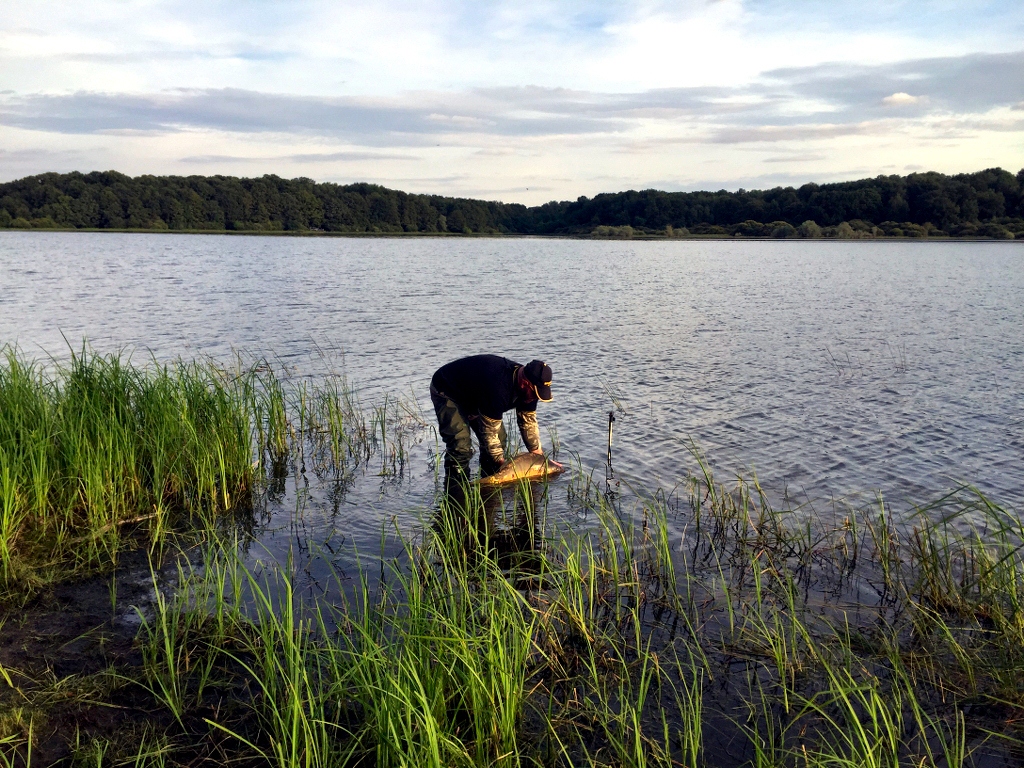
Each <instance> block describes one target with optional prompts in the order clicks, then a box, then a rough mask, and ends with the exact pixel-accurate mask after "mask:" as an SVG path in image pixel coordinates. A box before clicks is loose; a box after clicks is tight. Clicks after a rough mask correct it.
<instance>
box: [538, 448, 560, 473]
mask: <svg viewBox="0 0 1024 768" xmlns="http://www.w3.org/2000/svg"><path fill="white" fill-rule="evenodd" d="M530 453H536V454H537V455H538V456H543V455H544V449H543V448H538V449H537V450H535V451H530ZM548 463H549V464H551V466H553V467H558V468H559V469H564V467H563V466H562V465H561V464H559V463H558V462H557V461H553V460H552V459H548Z"/></svg>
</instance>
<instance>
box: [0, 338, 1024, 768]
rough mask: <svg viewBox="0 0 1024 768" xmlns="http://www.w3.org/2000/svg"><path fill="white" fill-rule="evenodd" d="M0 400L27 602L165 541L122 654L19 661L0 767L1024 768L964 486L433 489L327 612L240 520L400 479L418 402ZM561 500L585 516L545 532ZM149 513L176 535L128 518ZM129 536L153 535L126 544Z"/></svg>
mask: <svg viewBox="0 0 1024 768" xmlns="http://www.w3.org/2000/svg"><path fill="white" fill-rule="evenodd" d="M3 377H4V378H3V385H2V387H0V397H2V398H3V399H2V400H0V426H2V427H3V429H4V430H5V431H3V432H2V433H0V434H2V435H3V437H2V441H0V446H2V448H3V451H4V452H5V453H4V461H3V467H4V468H5V470H4V471H5V475H4V477H5V479H4V486H3V487H4V491H3V497H2V501H3V519H4V521H5V522H4V525H5V527H4V529H3V531H2V532H0V534H2V535H0V542H2V545H3V547H4V550H3V551H4V552H5V553H7V554H6V555H5V558H6V559H5V560H4V563H5V568H7V569H8V570H7V571H6V572H5V573H7V574H8V575H7V576H5V578H7V579H8V582H7V583H8V588H9V589H10V588H11V585H12V584H13V583H14V581H12V580H18V581H17V583H16V584H14V586H20V587H21V589H22V590H24V589H25V588H26V586H25V585H26V584H29V585H30V586H33V587H35V588H36V589H38V588H39V587H40V585H41V584H42V583H43V582H44V581H45V580H46V578H54V577H55V574H49V572H48V570H47V569H52V568H53V567H54V563H57V562H60V563H64V564H65V567H66V573H69V574H72V575H73V574H76V573H82V572H85V571H86V570H90V569H95V568H96V567H99V566H100V565H102V564H103V563H109V562H110V561H111V560H112V557H113V556H112V554H111V552H116V551H117V548H118V547H123V546H125V545H126V544H127V543H128V541H136V542H139V541H141V542H149V543H157V542H162V546H161V547H158V548H156V550H155V551H154V553H153V560H152V561H151V562H152V566H151V567H152V568H153V578H152V582H153V591H152V593H151V594H152V596H153V600H152V602H151V603H150V607H148V608H144V609H142V610H140V612H139V617H140V622H141V624H140V628H139V630H138V635H137V638H136V640H135V648H134V650H133V651H132V652H126V653H125V654H124V655H123V656H121V657H120V658H119V660H118V661H117V662H116V663H113V664H112V665H111V666H108V667H105V668H102V669H101V670H100V671H94V672H80V673H79V672H72V673H64V674H57V673H55V672H54V671H53V669H52V668H51V667H50V666H47V665H42V664H41V665H38V666H34V667H33V666H31V665H25V666H24V667H19V668H14V667H12V666H10V665H8V666H4V665H2V664H0V765H4V766H14V765H19V766H22V765H24V766H30V765H31V764H32V762H33V752H35V754H39V753H40V751H41V750H42V749H43V748H45V747H46V746H47V745H50V744H53V743H54V742H55V741H60V742H62V743H63V744H64V745H65V747H66V750H67V755H68V758H67V759H68V762H69V764H82V763H83V762H88V763H89V764H95V765H97V766H119V765H129V764H130V765H157V766H177V765H197V764H200V763H204V762H210V761H216V762H218V763H224V762H240V763H243V764H245V765H254V766H255V765H259V766H268V765H269V766H274V767H275V768H320V767H321V766H323V767H326V766H346V765H352V766H362V765H368V764H373V765H377V766H382V767H383V766H414V765H415V766H438V767H439V768H440V767H441V766H480V765H486V766H528V765H544V766H569V765H573V766H576V765H578V766H637V767H644V768H646V767H647V766H664V767H665V768H669V767H670V766H680V765H681V766H688V767H694V766H704V765H708V766H711V765H724V766H737V767H738V766H752V767H753V768H768V767H769V766H770V767H773V768H782V767H784V766H785V767H790V766H791V767H792V768H825V767H826V766H828V767H829V768H835V767H839V766H849V767H850V768H854V766H856V767H857V768H864V767H865V766H867V767H869V768H870V767H874V766H877V767H878V768H897V767H898V766H906V767H907V768H911V767H913V768H959V767H960V766H968V765H975V764H980V763H981V762H983V759H990V758H992V757H993V756H994V759H997V760H1004V761H1006V762H1007V763H1012V762H1013V761H1015V760H1019V758H1020V756H1021V742H1020V739H1021V737H1022V736H1024V733H1022V725H1021V723H1024V718H1022V715H1024V686H1022V681H1024V601H1022V595H1024V522H1022V521H1021V519H1020V518H1019V516H1017V515H1016V514H1014V513H1012V512H1010V511H1007V510H1004V509H1002V508H1000V507H999V506H997V505H996V504H994V503H992V502H991V501H990V500H988V499H987V498H986V497H984V496H983V495H982V494H981V493H979V492H977V491H976V490H974V489H971V488H967V487H965V488H958V489H956V490H955V491H953V492H951V493H950V494H948V495H947V496H945V497H943V498H941V499H939V500H937V501H936V502H934V503H933V504H930V505H927V506H924V507H922V508H920V509H917V510H915V511H914V512H913V513H911V514H909V515H905V516H902V517H898V516H894V515H893V513H892V512H891V510H890V509H889V508H888V507H887V506H886V505H885V504H884V503H882V501H881V500H879V502H878V503H877V504H875V505H872V506H868V507H866V508H862V509H848V510H840V511H838V512H836V513H833V514H827V515H819V514H817V513H815V512H813V511H812V510H809V509H793V510H781V511H780V510H776V509H773V508H772V506H771V505H770V504H769V502H768V500H767V499H766V497H765V494H764V493H763V492H762V490H761V487H760V486H759V485H758V483H757V481H756V479H755V480H750V481H745V480H743V479H740V480H738V481H737V482H736V484H735V485H734V486H731V487H725V486H723V485H722V484H720V483H718V482H717V481H716V480H715V479H714V477H713V476H712V474H711V472H710V470H709V469H708V467H707V465H706V463H705V462H704V461H703V460H702V458H701V457H700V455H699V454H698V453H697V452H696V451H694V457H695V460H696V462H695V468H696V470H697V472H696V474H695V475H692V476H689V477H688V478H686V485H685V487H683V488H680V489H677V490H676V491H673V492H671V493H665V492H662V491H657V492H655V493H648V492H645V491H642V490H639V489H633V490H630V491H629V492H627V493H622V494H620V493H619V492H617V491H615V490H613V489H612V488H610V487H608V486H607V485H605V484H602V483H599V482H596V481H595V480H594V479H593V473H588V472H586V471H584V470H583V468H582V467H581V466H579V465H577V466H576V467H575V468H574V470H573V471H572V472H571V476H570V479H569V481H568V482H567V483H559V484H557V485H553V486H551V487H549V488H544V487H539V488H538V487H530V486H527V485H523V486H520V487H518V488H516V489H513V490H512V491H511V492H510V493H509V492H506V493H504V494H502V493H501V492H498V493H497V494H496V495H495V494H488V493H486V492H482V491H481V489H479V488H478V487H470V488H468V489H465V490H464V493H463V494H462V495H461V499H462V500H461V501H455V500H454V499H453V498H452V497H445V496H439V497H438V499H437V501H436V505H435V506H434V508H433V509H432V510H430V511H428V512H426V513H425V517H424V519H423V521H422V522H423V525H422V528H421V530H420V532H418V533H416V534H415V535H413V534H412V533H411V532H408V531H405V530H401V529H399V528H397V527H388V528H386V529H385V530H384V531H382V541H383V540H384V539H385V538H386V539H389V540H390V541H392V542H394V543H396V544H397V545H398V550H399V555H398V556H397V557H393V556H389V557H388V558H386V559H385V558H382V557H381V558H373V557H367V556H366V554H365V553H364V555H363V557H362V558H361V559H359V560H358V565H356V566H355V567H354V569H353V570H352V571H351V572H349V573H348V574H342V573H338V574H337V579H336V581H337V583H336V584H335V585H334V586H333V588H332V589H330V590H329V592H330V594H332V595H337V596H338V597H336V598H335V599H332V600H324V599H323V598H322V597H320V596H319V593H313V592H309V591H306V590H305V589H304V588H303V587H301V586H300V582H301V579H302V573H303V570H302V569H303V566H302V565H301V564H297V563H295V562H293V561H292V559H291V558H290V557H289V558H288V559H287V560H286V561H285V562H279V561H276V560H275V559H274V558H273V557H272V556H270V554H269V553H264V554H263V555H262V556H261V553H260V551H259V549H258V547H257V546H256V545H254V544H253V542H252V540H251V538H249V536H251V533H247V531H251V530H252V520H251V519H249V518H248V517H247V516H246V514H245V512H246V510H251V509H252V508H254V507H256V506H258V505H259V503H260V499H261V498H263V494H264V493H265V492H272V490H268V489H272V488H273V487H274V485H275V484H276V483H280V482H281V481H282V478H283V477H287V476H288V474H289V473H293V475H294V476H295V477H296V478H297V477H298V473H299V472H300V471H306V470H305V469H303V470H300V467H303V468H307V469H310V471H313V472H315V473H316V474H317V475H318V476H320V477H321V478H323V479H325V480H329V481H338V482H343V481H344V479H345V477H346V476H347V475H348V474H349V473H350V472H352V471H353V469H354V468H355V467H356V466H360V467H363V468H365V469H373V470H377V468H378V460H379V474H380V475H382V476H388V475H390V474H394V473H401V472H402V471H403V466H404V462H405V460H406V456H407V450H406V446H407V445H408V442H407V441H408V440H409V439H410V436H411V435H412V433H413V432H414V431H415V430H416V429H420V428H422V426H423V423H422V421H420V419H419V416H418V413H417V412H416V410H415V406H414V405H413V404H410V403H404V402H403V401H402V400H400V399H395V398H391V397H388V398H386V399H385V400H384V402H383V404H381V405H378V406H375V407H373V408H372V410H371V412H369V413H370V415H369V416H366V415H364V414H363V411H362V409H361V407H360V405H359V404H358V402H357V401H356V400H355V398H354V396H353V393H352V390H351V389H350V388H349V387H348V385H347V383H346V381H345V379H344V378H343V377H341V376H329V377H327V378H326V379H324V380H323V381H320V382H310V381H297V382H295V381H293V382H284V381H282V380H281V379H280V378H278V377H276V376H274V375H273V372H272V370H271V369H270V367H269V366H267V365H266V363H264V362H261V361H257V362H255V363H252V364H248V365H241V364H240V365H238V366H237V367H236V369H235V370H232V371H225V370H223V369H221V368H218V367H216V366H213V365H210V364H186V363H178V364H175V365H171V366H161V365H157V364H156V363H151V364H148V365H144V366H136V365H134V364H132V363H131V361H130V360H125V359H124V357H123V356H116V355H115V356H99V355H95V354H92V353H89V352H88V351H86V352H83V353H82V354H79V355H75V356H73V357H72V359H71V362H70V363H68V364H61V363H56V362H53V363H50V364H48V365H45V366H41V365H36V364H28V363H25V362H23V361H21V360H20V359H19V357H18V356H17V355H16V354H14V353H13V351H10V350H8V354H7V363H6V367H5V368H4V369H3ZM176 421H177V422H179V423H178V426H176V427H175V426H174V423H175V422H176ZM51 444H52V446H51ZM158 446H161V447H159V448H158ZM43 455H45V459H42V458H34V457H37V456H43ZM90 457H91V458H90ZM160 457H163V458H160ZM96 464H101V465H102V471H100V470H97V469H92V467H93V466H94V465H96ZM8 467H10V469H9V470H8V469H7V468H8ZM160 478H162V479H163V480H162V481H161V480H160ZM40 488H42V489H45V490H46V492H45V493H43V492H42V491H41V490H39V489H40ZM86 489H92V490H86ZM556 490H558V491H560V492H562V491H563V490H564V492H565V493H566V494H567V499H568V503H569V506H570V511H571V512H572V513H574V514H571V515H569V516H568V519H570V520H575V521H577V522H576V523H575V524H573V525H570V524H568V523H567V522H566V521H565V519H559V520H554V519H552V518H551V517H549V516H548V514H547V500H548V494H550V493H553V492H555V491H556ZM94 506H95V509H94ZM161 506H162V507H163V508H164V509H165V510H166V511H165V512H163V513H160V514H162V515H166V516H167V517H166V518H165V519H164V520H163V521H162V522H161V523H160V526H159V528H158V529H157V528H156V527H153V526H155V523H152V522H150V521H145V522H147V523H148V525H149V526H151V527H146V526H142V525H141V523H142V521H138V522H130V521H133V520H135V519H136V518H138V517H140V516H141V514H151V515H155V514H156V513H157V510H158V508H159V507H161ZM146 510H148V511H146ZM227 511H231V512H232V515H230V516H229V515H226V514H225V512H227ZM175 515H179V516H180V518H184V517H185V516H186V515H187V516H188V521H186V520H184V519H175ZM296 515H301V512H300V511H297V512H296ZM158 519H160V518H158V517H156V516H154V517H153V518H151V520H154V521H155V520H158ZM8 521H14V523H13V524H11V523H9V522H8ZM124 521H129V522H124ZM122 523H124V524H123V525H122ZM231 523H235V524H231ZM293 523H295V524H301V520H299V519H296V520H294V521H293ZM125 525H136V526H139V527H140V528H141V530H140V531H139V533H138V535H136V536H135V537H134V538H129V537H127V536H125V538H124V539H123V540H121V539H119V540H116V541H114V540H112V539H108V538H107V537H108V533H110V535H115V534H113V533H112V532H115V531H118V530H120V529H122V528H124V527H125ZM387 525H388V526H391V524H387ZM189 526H191V528H192V529H194V535H192V536H175V535H172V532H173V531H179V532H181V531H183V530H184V529H186V528H188V527H189ZM61 537H63V538H61ZM92 541H96V542H105V543H104V544H103V545H102V546H101V545H99V544H96V545H93V544H90V543H87V542H92ZM61 542H63V543H61ZM71 542H78V545H79V547H81V551H77V550H76V547H74V546H72V545H71ZM197 542H199V548H198V549H196V545H197ZM94 551H95V553H96V554H94V553H93V552H94ZM382 551H383V550H382ZM161 552H162V553H163V555H164V558H163V560H162V564H161V560H160V558H159V555H160V554H161ZM32 573H35V574H38V573H46V574H48V576H47V577H46V578H44V577H42V576H35V577H32V576H31V574H32ZM27 574H28V575H27ZM110 599H111V600H112V601H115V602H116V600H117V596H116V595H114V594H112V595H111V598H110ZM16 605H17V604H16ZM22 620H23V617H22V615H21V614H20V613H19V609H18V608H17V607H15V608H14V610H12V611H10V612H8V613H7V614H6V615H5V616H4V617H3V618H2V619H0V621H2V622H6V623H5V624H4V625H3V626H4V629H5V631H7V629H8V627H13V626H14V625H17V624H18V623H19V622H20V621H22ZM93 631H94V630H93V629H90V630H89V632H90V633H91V632H93ZM87 634H88V633H87ZM83 637H84V636H83ZM80 642H83V638H81V637H80V638H76V639H75V643H80ZM104 642H105V641H104ZM69 645H70V644H69ZM62 647H63V646H62ZM2 651H3V648H0V652H2ZM62 652H63V651H62ZM0 658H3V656H2V655H0ZM100 710H102V711H103V712H106V713H109V714H108V715H107V716H108V717H111V718H118V719H116V720H115V721H114V725H112V726H110V727H108V728H107V729H106V730H104V729H102V728H101V727H100V726H99V725H97V722H98V721H99V720H100V718H99V716H98V715H97V714H96V713H97V712H98V711H100ZM69 712H70V713H71V714H70V715H69V714H68V713H69ZM60 713H64V714H63V715H60ZM986 755H987V756H989V757H988V758H986V757H985V756H986ZM39 764H42V763H39Z"/></svg>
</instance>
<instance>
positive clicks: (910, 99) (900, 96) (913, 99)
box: [882, 91, 928, 107]
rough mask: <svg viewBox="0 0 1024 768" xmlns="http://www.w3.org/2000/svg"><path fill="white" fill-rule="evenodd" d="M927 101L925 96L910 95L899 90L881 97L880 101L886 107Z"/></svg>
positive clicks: (904, 105)
mask: <svg viewBox="0 0 1024 768" xmlns="http://www.w3.org/2000/svg"><path fill="white" fill-rule="evenodd" d="M926 101H928V97H927V96H911V95H910V94H909V93H906V92H904V91H900V92H899V93H894V94H892V95H891V96H886V97H885V98H884V99H882V103H883V104H885V105H886V106H888V107H906V106H911V105H913V104H924V103H925V102H926Z"/></svg>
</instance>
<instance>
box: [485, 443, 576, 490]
mask: <svg viewBox="0 0 1024 768" xmlns="http://www.w3.org/2000/svg"><path fill="white" fill-rule="evenodd" d="M563 472H565V467H563V466H562V465H561V464H558V463H556V462H554V461H549V460H548V459H547V457H546V456H541V455H540V454H539V453H530V452H529V451H527V452H526V453H520V454H519V455H518V456H516V457H515V458H514V459H509V460H508V461H506V462H505V463H504V464H503V465H502V467H501V469H499V470H498V471H497V472H495V473H494V474H493V475H488V476H487V477H481V478H480V479H479V480H478V481H477V482H478V483H480V485H481V486H482V487H488V488H493V487H496V486H501V485H508V484H509V483H515V482H518V481H519V480H525V481H527V482H536V481H538V480H545V479H547V478H549V477H557V476H558V475H560V474H562V473H563Z"/></svg>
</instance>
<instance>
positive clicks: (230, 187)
mask: <svg viewBox="0 0 1024 768" xmlns="http://www.w3.org/2000/svg"><path fill="white" fill-rule="evenodd" d="M0 227H3V228H23V229H30V228H40V229H41V228H75V229H148V230H164V229H170V230H212V231H225V230H227V231H263V232H273V231H288V232H310V231H324V232H347V233H400V232H409V233H443V232H451V233H466V234H474V233H481V234H497V233H505V234H531V235H547V234H550V235H582V236H591V237H611V238H624V237H633V236H659V237H677V236H687V235H717V236H746V237H838V238H862V237H882V236H888V237H946V236H952V237H989V238H997V239H1013V238H1015V237H1016V238H1018V239H1024V170H1021V171H1020V172H1019V173H1017V175H1016V176H1014V175H1013V174H1012V173H1009V172H1007V171H1004V170H1002V169H1001V168H991V169H989V170H985V171H979V172H977V173H969V174H959V175H955V176H946V175H943V174H941V173H913V174H910V175H909V176H877V177H875V178H873V179H863V180H861V181H848V182H841V183H837V184H821V185H818V184H804V185H803V186H802V187H799V188H794V187H776V188H775V189H769V190H751V191H748V190H744V189H740V190H738V191H736V192H727V191H725V190H720V191H718V192H661V191H658V190H654V189H647V190H643V191H640V192H636V191H632V190H631V191H628V192H614V193H608V194H600V195H597V196H596V197H593V198H588V197H581V198H579V199H578V200H575V201H563V202H550V203H546V204H544V205H540V206H535V207H527V206H525V205H520V204H516V203H498V202H489V201H484V200H472V199H465V198H456V197H441V196H437V195H414V194H408V193H406V192H400V191H397V190H392V189H386V188H385V187H381V186H377V185H374V184H345V185H340V184H330V183H318V182H315V181H313V180H311V179H305V178H299V179H282V178H279V177H277V176H263V177H261V178H257V179H241V178H234V177H231V176H187V177H186V176H138V177H135V178H132V177H130V176H125V175H124V174H121V173H117V172H115V171H105V172H94V173H66V174H58V173H44V174H41V175H38V176H29V177H27V178H24V179H19V180H17V181H12V182H8V183H5V184H0Z"/></svg>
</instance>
